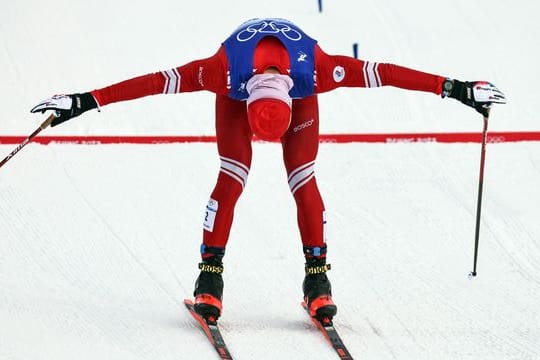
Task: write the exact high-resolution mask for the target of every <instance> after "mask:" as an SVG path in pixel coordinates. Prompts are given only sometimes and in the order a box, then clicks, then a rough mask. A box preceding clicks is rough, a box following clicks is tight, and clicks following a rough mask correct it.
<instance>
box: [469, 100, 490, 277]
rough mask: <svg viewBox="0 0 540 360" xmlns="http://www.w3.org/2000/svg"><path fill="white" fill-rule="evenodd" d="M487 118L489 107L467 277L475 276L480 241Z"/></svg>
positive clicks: (486, 121)
mask: <svg viewBox="0 0 540 360" xmlns="http://www.w3.org/2000/svg"><path fill="white" fill-rule="evenodd" d="M488 119H489V109H488V113H487V115H486V116H484V130H483V131H482V150H481V152H480V175H479V177H478V200H477V202H476V229H475V233H474V263H473V270H472V271H471V272H470V273H469V277H473V276H476V263H477V261H478V243H479V241H480V214H481V212H482V189H483V186H484V164H485V160H486V142H487V128H488Z"/></svg>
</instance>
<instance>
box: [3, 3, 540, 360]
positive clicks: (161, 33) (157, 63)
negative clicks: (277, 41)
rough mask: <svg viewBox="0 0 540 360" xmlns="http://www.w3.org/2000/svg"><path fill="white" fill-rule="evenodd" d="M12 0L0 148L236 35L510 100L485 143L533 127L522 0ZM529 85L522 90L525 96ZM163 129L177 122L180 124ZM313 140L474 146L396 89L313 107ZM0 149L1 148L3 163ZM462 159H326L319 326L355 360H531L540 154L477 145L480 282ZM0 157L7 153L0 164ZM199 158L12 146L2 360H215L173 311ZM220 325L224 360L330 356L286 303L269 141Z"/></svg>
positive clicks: (93, 129) (458, 114) (182, 290)
mask: <svg viewBox="0 0 540 360" xmlns="http://www.w3.org/2000/svg"><path fill="white" fill-rule="evenodd" d="M324 5H325V12H324V13H322V14H319V13H318V12H317V8H316V2H315V1H294V2H292V1H281V0H274V1H257V2H255V1H240V0H238V1H227V2H212V1H207V0H200V1H197V2H192V3H188V2H182V1H172V0H163V1H153V2H151V3H150V2H145V1H129V2H128V1H126V0H118V1H115V2H111V1H104V0H97V1H94V2H92V3H91V4H89V3H88V2H79V1H68V0H51V1H47V2H37V1H30V0H22V1H17V2H15V1H10V2H6V4H3V5H2V12H1V13H0V39H1V44H2V45H1V47H0V64H1V65H2V68H3V76H2V83H1V85H0V101H2V107H1V108H2V112H3V115H2V120H1V121H0V134H6V135H12V134H21V135H28V134H29V133H30V132H31V131H32V130H33V129H34V128H35V127H36V126H37V124H39V123H40V122H41V120H42V117H39V116H29V114H28V109H29V108H30V107H32V106H33V105H34V103H35V102H36V101H38V100H41V99H42V98H45V97H47V96H49V95H51V94H53V93H57V92H71V91H85V90H88V89H91V88H95V87H101V86H104V85H107V84H109V83H112V82H116V81H119V80H122V79H124V78H127V77H131V76H134V75H138V74H143V73H147V72H150V71H156V70H160V69H166V68H170V67H173V66H176V65H179V64H182V63H184V62H187V61H189V60H191V59H193V58H197V57H202V56H206V55H209V54H211V53H212V52H213V51H214V50H215V49H216V47H217V44H218V43H219V42H220V41H221V40H222V39H223V37H224V35H226V34H228V33H229V32H230V31H231V30H232V29H233V28H234V26H236V25H237V24H238V23H239V22H241V21H243V20H244V19H246V18H249V17H254V16H282V17H288V18H291V19H293V20H295V21H297V22H298V23H299V24H301V25H302V26H303V27H304V28H306V30H307V31H308V32H309V33H311V34H313V36H315V37H317V38H318V39H319V40H320V43H321V44H322V46H323V48H325V49H326V50H327V51H328V52H331V53H340V52H341V53H350V49H351V44H352V42H359V44H360V52H361V54H362V57H364V58H366V59H369V60H374V61H390V62H395V63H399V64H402V65H406V66H412V67H415V68H418V69H421V70H425V71H431V72H436V73H441V74H445V75H449V76H454V77H457V78H462V79H466V80H472V79H477V78H478V79H480V78H485V79H489V80H491V81H493V82H494V83H495V84H497V85H498V86H500V87H501V88H502V89H503V90H504V91H506V92H507V94H508V97H509V104H508V105H506V106H499V107H497V108H496V109H494V111H493V114H492V119H491V121H490V129H492V130H498V131H512V130H524V131H527V130H538V125H537V122H536V120H537V116H535V115H533V107H532V106H531V104H534V103H535V100H536V99H537V98H538V95H539V91H540V90H539V89H538V87H534V86H530V84H535V83H537V82H538V80H540V79H539V78H540V77H539V74H538V71H539V70H538V66H537V64H538V62H539V60H540V59H539V54H540V52H539V47H538V45H539V43H538V42H539V40H538V36H537V34H538V33H539V27H540V25H538V23H537V22H536V21H535V17H536V14H538V10H539V8H540V5H538V3H537V2H535V1H526V0H522V1H517V2H515V3H513V6H510V5H509V4H507V3H505V2H499V3H495V2H492V1H487V0H480V1H474V2H471V1H466V0H456V1H452V2H443V3H440V2H432V1H428V0H423V1H422V0H411V1H407V2H398V1H392V0H385V1H382V0H378V1H376V0H372V1H362V2H353V1H348V2H346V1H333V2H325V4H324ZM531 80H532V81H531ZM179 109H181V110H180V111H178V110H179ZM212 111H213V105H212V96H211V95H209V94H183V95H181V96H161V97H153V98H147V99H144V100H140V101H139V102H132V103H128V104H116V105H111V106H110V107H105V108H104V109H102V112H101V113H97V112H93V113H89V114H85V115H84V116H83V117H81V119H77V120H75V121H73V122H70V123H69V124H66V125H63V126H60V127H57V128H55V129H47V130H46V133H47V134H48V135H54V134H105V135H106V134H122V135H125V134H130V135H131V134H133V135H145V134H160V135H171V134H213V129H212V124H213V120H212ZM321 118H322V132H326V133H328V132H342V133H343V132H381V131H396V132H400V131H418V132H427V131H479V130H480V129H481V118H480V117H479V116H478V115H477V114H475V113H474V112H473V111H471V110H470V109H467V108H465V107H464V106H462V105H460V104H459V103H457V102H453V101H451V100H441V99H438V98H437V97H434V96H433V95H430V94H419V93H408V92H403V91H399V90H396V89H369V90H367V89H348V90H340V91H337V92H336V93H334V94H327V95H325V96H324V97H321ZM12 148H13V146H6V145H3V146H0V153H1V154H8V153H9V152H10V151H11V150H12ZM479 155H480V146H479V144H436V143H415V144H405V143H396V144H321V147H320V151H319V158H318V162H317V177H318V183H319V186H320V188H321V191H322V193H323V196H324V199H325V204H326V207H327V211H328V220H329V246H330V252H329V259H330V262H331V263H332V265H333V270H332V271H331V272H330V273H329V276H330V277H331V279H332V283H333V288H334V297H335V301H336V303H337V304H338V306H339V313H338V316H337V317H336V319H335V323H336V326H337V327H338V328H339V331H340V332H341V335H342V337H343V339H344V341H345V342H346V343H347V345H348V347H349V349H350V351H351V353H352V354H353V355H354V356H355V358H357V359H400V360H401V359H414V360H416V359H471V360H472V359H475V360H476V359H486V360H487V359H520V360H521V359H531V360H532V359H538V358H540V305H539V301H538V299H539V298H540V275H539V274H540V222H539V221H538V213H539V204H540V190H539V188H538V184H539V183H540V148H539V144H538V142H518V143H503V144H489V145H488V148H487V163H486V178H485V187H484V205H483V216H482V228H481V240H480V256H479V262H478V274H479V275H478V277H477V278H475V279H473V280H469V279H468V278H467V273H468V272H469V271H470V270H471V267H472V255H473V245H474V244H473V243H474V221H475V211H476V196H477V186H478V165H479ZM2 157H3V156H2ZM218 167H219V162H218V158H217V156H216V151H215V144H196V143H195V144H167V145H101V146H80V145H61V144H56V145H49V146H43V145H38V144H30V145H28V146H27V147H26V148H25V149H24V150H23V151H21V153H19V154H18V155H17V157H16V158H14V159H12V160H11V161H10V162H9V163H8V164H7V165H6V166H5V167H3V168H2V169H1V170H0V359H1V360H4V359H9V360H19V359H32V360H33V359H55V360H63V359H114V360H121V359H122V360H123V359H215V358H217V356H216V354H215V351H214V350H213V348H212V347H211V346H210V345H209V344H208V343H207V341H206V340H205V339H204V337H203V334H202V332H201V331H200V330H199V329H198V326H197V324H196V323H195V321H194V320H193V319H192V318H191V316H190V315H189V314H188V313H187V311H186V310H185V309H184V308H183V305H182V300H183V299H184V298H186V297H189V296H191V292H192V290H193V283H194V280H195V278H196V276H197V273H198V271H197V268H196V264H197V262H198V260H199V254H198V246H199V244H200V241H201V233H202V215H203V210H204V205H205V204H206V201H207V199H208V195H209V193H210V191H211V189H212V186H213V184H214V181H215V178H216V175H217V171H218ZM227 252H228V253H227V257H226V262H225V266H226V272H225V274H224V277H225V286H226V288H225V299H224V306H225V312H224V314H223V317H222V320H221V324H222V329H223V334H224V337H225V339H226V341H227V343H228V344H229V346H230V348H231V352H232V354H233V356H234V357H235V358H238V359H277V358H283V359H335V358H336V355H335V354H334V353H333V350H332V349H331V348H330V347H329V346H328V345H327V344H326V343H325V342H324V341H323V339H322V336H321V335H320V334H319V333H318V331H317V330H316V329H315V328H314V327H313V326H312V325H311V323H310V321H309V320H308V319H307V317H306V315H305V314H304V313H303V311H302V309H301V308H300V306H299V301H300V297H301V282H302V278H303V256H302V252H301V246H300V241H299V234H298V230H297V228H296V223H295V209H294V202H293V200H292V197H291V195H290V193H289V189H288V187H287V183H286V175H285V171H284V169H283V165H282V164H281V148H280V146H279V145H277V144H261V143H257V144H255V145H254V159H253V165H252V169H251V173H250V178H249V181H248V185H247V187H246V190H245V192H244V194H243V196H242V197H241V199H240V201H239V203H238V207H237V210H236V217H235V222H234V226H233V230H232V232H231V239H230V243H229V246H228V249H227Z"/></svg>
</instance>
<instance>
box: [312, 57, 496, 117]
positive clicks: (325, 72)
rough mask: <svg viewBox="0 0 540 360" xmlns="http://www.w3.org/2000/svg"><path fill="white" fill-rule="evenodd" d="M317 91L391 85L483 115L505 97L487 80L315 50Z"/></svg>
mask: <svg viewBox="0 0 540 360" xmlns="http://www.w3.org/2000/svg"><path fill="white" fill-rule="evenodd" d="M316 56H317V59H316V63H317V92H318V93H322V92H327V91H330V90H333V89H335V88H338V87H369V88H371V87H379V86H394V87H398V88H402V89H407V90H416V91H424V92H431V93H433V94H436V95H440V96H442V97H443V98H444V97H451V98H454V99H456V100H459V101H461V102H462V103H463V104H465V105H467V106H470V107H473V108H474V109H476V110H477V111H478V112H480V113H482V114H483V115H484V116H487V109H489V108H490V107H491V105H492V104H493V103H499V104H504V103H506V97H505V96H504V94H503V93H502V92H501V91H500V90H499V89H498V88H497V87H496V86H495V85H493V84H491V83H489V82H487V81H465V82H463V81H459V80H456V79H451V78H448V77H444V76H440V75H434V74H429V73H426V72H422V71H418V70H414V69H410V68H407V67H404V66H400V65H395V64H388V63H377V62H370V61H365V60H360V59H355V58H353V57H349V56H342V55H328V54H326V53H325V52H324V51H322V50H321V49H320V48H319V47H317V49H316Z"/></svg>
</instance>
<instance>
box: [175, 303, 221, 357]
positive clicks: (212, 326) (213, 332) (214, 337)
mask: <svg viewBox="0 0 540 360" xmlns="http://www.w3.org/2000/svg"><path fill="white" fill-rule="evenodd" d="M184 304H185V305H186V308H187V309H188V310H189V312H190V313H191V315H192V316H193V317H194V318H195V320H197V321H198V322H199V324H201V328H202V330H203V331H204V333H205V334H206V337H207V338H208V340H210V343H211V344H212V346H213V347H214V348H215V349H216V351H217V353H218V355H219V357H220V359H223V360H232V356H231V354H230V353H229V349H227V345H226V344H225V341H224V340H223V337H222V336H221V332H220V331H219V327H218V324H217V321H209V320H205V319H203V318H202V317H201V316H200V315H199V314H197V312H196V311H195V309H194V308H193V301H191V300H189V299H185V300H184Z"/></svg>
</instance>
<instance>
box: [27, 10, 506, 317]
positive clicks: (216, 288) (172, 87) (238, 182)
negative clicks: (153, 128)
mask: <svg viewBox="0 0 540 360" xmlns="http://www.w3.org/2000/svg"><path fill="white" fill-rule="evenodd" d="M379 86H395V87H398V88H402V89H407V90H417V91H424V92H431V93H433V94H436V95H440V96H442V97H443V98H446V97H450V98H454V99H457V100H459V101H461V102H462V103H463V104H465V105H468V106H470V107H473V108H474V109H476V110H477V111H478V112H480V113H482V114H484V115H486V116H487V111H488V109H489V108H490V106H491V104H492V103H505V102H506V99H505V96H504V94H503V93H502V92H501V91H499V90H498V89H497V87H495V86H494V85H492V84H491V83H489V82H485V81H472V82H462V81H459V80H455V79H452V78H448V77H443V76H438V75H433V74H428V73H424V72H420V71H417V70H413V69H409V68H405V67H402V66H398V65H394V64H387V63H377V62H370V61H364V60H359V59H355V58H352V57H348V56H340V55H328V54H326V53H325V52H324V51H323V50H322V49H321V48H320V47H319V45H318V44H317V41H316V40H314V39H313V38H311V37H310V36H308V35H307V34H306V33H304V31H302V29H301V28H299V27H298V26H296V25H295V24H293V23H292V22H290V21H288V20H285V19H279V18H266V19H252V20H249V21H247V22H245V23H243V24H242V25H240V27H238V28H237V29H236V30H235V31H234V32H233V33H232V34H231V35H230V36H229V37H228V38H227V39H225V41H224V42H223V43H222V44H221V45H220V47H219V49H218V51H217V53H216V54H214V55H213V56H211V57H209V58H205V59H199V60H195V61H193V62H190V63H188V64H185V65H182V66H179V67H175V68H172V69H170V70H165V71H160V72H156V73H150V74H147V75H143V76H139V77H135V78H132V79H129V80H126V81H122V82H120V83H117V84H114V85H111V86H107V87H104V88H101V89H96V90H93V91H90V92H85V93H76V94H68V95H56V96H53V97H51V98H49V99H46V100H44V101H42V102H40V103H39V104H37V105H36V106H35V107H34V108H33V109H32V110H31V112H33V113H36V112H44V111H46V110H53V111H55V112H56V114H57V116H58V117H57V118H56V119H55V120H54V121H53V123H52V124H51V125H52V126H56V125H58V124H61V123H63V122H65V121H67V120H69V119H72V118H74V117H76V116H79V115H80V114H82V113H84V112H85V111H88V110H91V109H96V108H98V107H102V106H105V105H108V104H111V103H114V102H119V101H126V100H132V99H137V98H141V97H144V96H148V95H156V94H174V93H182V92H190V91H201V90H207V91H211V92H213V93H215V94H216V103H215V108H216V110H215V116H216V136H217V145H218V153H219V156H220V160H221V167H220V169H219V173H218V178H217V183H216V185H215V188H214V190H213V191H212V193H211V195H210V199H209V201H208V204H207V206H206V216H205V218H204V223H203V240H202V245H201V248H200V251H201V258H202V262H201V263H200V264H199V269H200V275H199V276H198V278H197V281H196V283H195V290H194V296H195V309H196V311H197V312H198V313H199V314H200V315H201V316H202V317H204V318H206V319H210V318H211V319H217V318H218V317H219V316H220V315H221V312H222V295H223V279H222V275H221V274H222V272H223V261H222V260H223V257H224V255H225V248H226V245H227V241H228V239H229V231H230V228H231V224H232V220H233V212H234V208H235V204H236V202H237V200H238V198H239V196H240V195H241V193H242V191H243V189H244V187H245V185H246V181H247V178H248V174H249V169H250V165H251V155H252V149H251V141H252V138H253V135H254V134H255V135H256V136H257V137H258V138H260V139H263V140H276V139H279V141H280V142H281V144H282V148H283V160H284V164H285V168H286V171H287V175H288V182H289V187H290V191H291V193H292V196H293V197H294V200H295V202H296V207H297V222H298V227H299V229H300V235H301V241H302V245H303V252H304V255H305V278H304V281H303V284H302V289H303V295H304V300H305V302H306V304H307V306H308V310H309V312H310V314H311V316H314V317H317V318H318V319H323V318H326V319H331V318H332V317H333V316H334V315H335V314H336V312H337V307H336V305H335V304H334V302H333V300H332V291H331V285H330V281H329V280H328V277H327V275H326V272H327V271H328V270H329V269H330V264H327V262H326V253H327V244H326V239H325V235H324V234H325V232H324V227H325V224H326V220H325V207H324V204H323V201H322V198H321V195H320V194H319V189H318V187H317V183H316V181H315V174H314V166H315V158H316V155H317V150H318V135H319V112H318V104H317V95H318V94H320V93H324V92H327V91H331V90H333V89H336V88H338V87H366V88H367V87H379Z"/></svg>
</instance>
